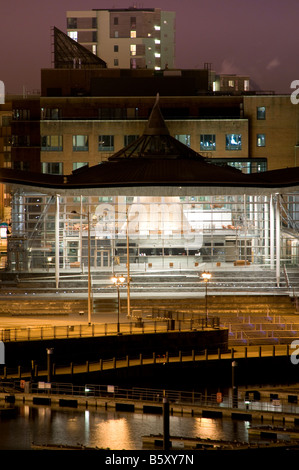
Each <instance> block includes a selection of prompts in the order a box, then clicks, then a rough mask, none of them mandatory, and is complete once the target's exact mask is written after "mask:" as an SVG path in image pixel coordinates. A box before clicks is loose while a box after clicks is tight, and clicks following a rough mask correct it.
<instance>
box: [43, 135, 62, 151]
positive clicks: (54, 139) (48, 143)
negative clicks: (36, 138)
mask: <svg viewBox="0 0 299 470" xmlns="http://www.w3.org/2000/svg"><path fill="white" fill-rule="evenodd" d="M41 149H42V150H43V151H46V152H59V151H62V135H43V136H42V138H41Z"/></svg>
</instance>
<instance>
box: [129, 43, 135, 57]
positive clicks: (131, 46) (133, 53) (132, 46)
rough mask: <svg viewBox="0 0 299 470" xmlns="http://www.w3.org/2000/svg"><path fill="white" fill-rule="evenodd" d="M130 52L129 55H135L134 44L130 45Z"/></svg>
mask: <svg viewBox="0 0 299 470" xmlns="http://www.w3.org/2000/svg"><path fill="white" fill-rule="evenodd" d="M130 52H131V55H136V44H131V45H130Z"/></svg>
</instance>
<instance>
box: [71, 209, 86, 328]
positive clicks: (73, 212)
mask: <svg viewBox="0 0 299 470" xmlns="http://www.w3.org/2000/svg"><path fill="white" fill-rule="evenodd" d="M71 214H75V215H79V216H80V217H82V216H83V215H84V214H80V213H78V212H77V211H72V212H71ZM89 218H90V215H89V210H88V211H87V239H88V240H87V258H88V304H87V306H88V324H89V325H91V274H90V224H89Z"/></svg>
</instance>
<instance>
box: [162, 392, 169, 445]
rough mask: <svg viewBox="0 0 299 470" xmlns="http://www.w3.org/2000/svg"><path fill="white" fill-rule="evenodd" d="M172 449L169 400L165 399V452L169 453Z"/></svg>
mask: <svg viewBox="0 0 299 470" xmlns="http://www.w3.org/2000/svg"><path fill="white" fill-rule="evenodd" d="M169 449H170V436H169V402H168V400H167V398H166V397H165V396H164V397H163V450H164V451H169Z"/></svg>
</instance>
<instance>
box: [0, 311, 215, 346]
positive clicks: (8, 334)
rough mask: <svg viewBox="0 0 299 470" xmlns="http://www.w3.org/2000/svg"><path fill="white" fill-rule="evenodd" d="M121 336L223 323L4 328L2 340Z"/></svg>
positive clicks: (136, 322) (139, 321)
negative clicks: (119, 334)
mask: <svg viewBox="0 0 299 470" xmlns="http://www.w3.org/2000/svg"><path fill="white" fill-rule="evenodd" d="M118 326H119V332H120V333H121V334H123V335H127V334H145V333H163V332H169V331H190V330H194V329H196V330H197V329H204V328H213V329H218V328H219V319H217V318H216V317H211V318H210V319H209V320H208V321H207V320H206V318H204V317H197V318H193V319H192V318H191V319H186V320H172V319H169V318H163V319H159V320H143V319H142V318H136V319H135V320H134V321H130V322H125V323H121V322H120V323H119V324H118V323H102V324H96V323H95V324H94V323H92V324H91V325H88V324H72V325H41V326H36V327H34V326H32V327H16V328H1V329H0V340H1V341H3V342H11V341H14V342H15V341H31V340H45V339H56V338H83V337H95V336H108V335H116V334H118Z"/></svg>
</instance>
